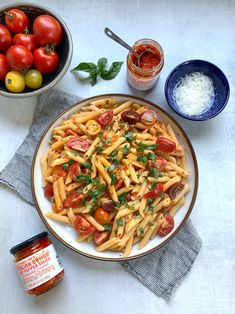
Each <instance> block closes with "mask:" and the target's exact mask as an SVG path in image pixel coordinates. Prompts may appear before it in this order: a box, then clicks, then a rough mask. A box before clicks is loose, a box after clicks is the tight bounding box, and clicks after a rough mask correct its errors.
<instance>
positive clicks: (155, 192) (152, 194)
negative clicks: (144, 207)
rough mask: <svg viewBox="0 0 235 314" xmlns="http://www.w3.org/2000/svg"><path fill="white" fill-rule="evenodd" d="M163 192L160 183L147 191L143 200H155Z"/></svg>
mask: <svg viewBox="0 0 235 314" xmlns="http://www.w3.org/2000/svg"><path fill="white" fill-rule="evenodd" d="M162 192H163V185H162V184H161V183H158V184H157V186H156V187H155V188H154V189H152V190H150V191H148V192H147V193H145V194H144V197H145V198H149V197H150V198H152V199H156V198H157V197H159V196H160V195H161V194H162Z"/></svg>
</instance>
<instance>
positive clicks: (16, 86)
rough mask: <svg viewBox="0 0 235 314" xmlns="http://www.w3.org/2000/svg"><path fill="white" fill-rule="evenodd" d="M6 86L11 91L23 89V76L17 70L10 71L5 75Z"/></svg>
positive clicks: (17, 91)
mask: <svg viewBox="0 0 235 314" xmlns="http://www.w3.org/2000/svg"><path fill="white" fill-rule="evenodd" d="M5 85H6V88H7V89H8V90H9V91H10V92H12V93H20V92H22V91H23V90H24V89H25V80H24V76H23V75H22V74H21V73H20V72H18V71H10V72H8V73H7V75H6V77H5Z"/></svg>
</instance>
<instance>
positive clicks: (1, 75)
mask: <svg viewBox="0 0 235 314" xmlns="http://www.w3.org/2000/svg"><path fill="white" fill-rule="evenodd" d="M9 71H10V67H9V64H8V63H7V59H6V57H5V56H4V55H2V54H1V53H0V81H3V80H4V79H5V77H6V75H7V72H9Z"/></svg>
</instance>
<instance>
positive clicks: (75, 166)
mask: <svg viewBox="0 0 235 314" xmlns="http://www.w3.org/2000/svg"><path fill="white" fill-rule="evenodd" d="M80 172H81V169H80V167H79V164H78V163H73V164H72V165H70V166H69V174H70V175H71V177H72V178H73V180H75V181H76V180H77V178H76V176H77V175H78V174H79V173H80Z"/></svg>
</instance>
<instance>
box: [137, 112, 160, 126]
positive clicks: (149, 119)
mask: <svg viewBox="0 0 235 314" xmlns="http://www.w3.org/2000/svg"><path fill="white" fill-rule="evenodd" d="M156 121H157V114H156V112H155V111H154V110H151V109H148V110H147V111H145V112H144V113H143V114H142V115H141V118H140V122H142V123H143V124H145V125H148V126H149V125H153V124H154V123H155V122H156Z"/></svg>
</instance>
